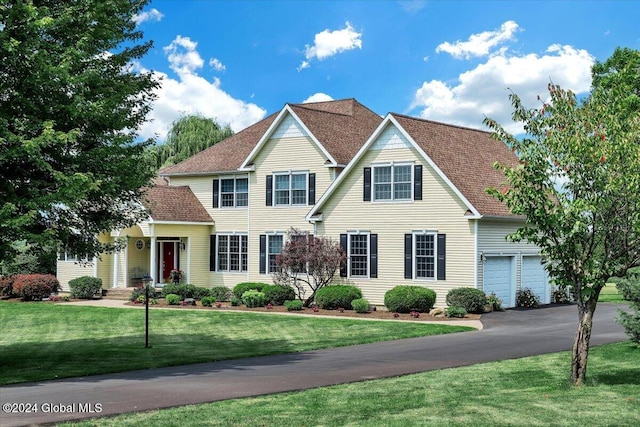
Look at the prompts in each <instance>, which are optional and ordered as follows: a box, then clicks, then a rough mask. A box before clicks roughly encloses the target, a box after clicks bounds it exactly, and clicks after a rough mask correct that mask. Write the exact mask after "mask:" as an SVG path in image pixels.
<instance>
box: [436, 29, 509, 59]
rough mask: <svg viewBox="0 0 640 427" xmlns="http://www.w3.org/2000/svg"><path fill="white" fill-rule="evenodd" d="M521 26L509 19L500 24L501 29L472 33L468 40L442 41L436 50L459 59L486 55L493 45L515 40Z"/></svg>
mask: <svg viewBox="0 0 640 427" xmlns="http://www.w3.org/2000/svg"><path fill="white" fill-rule="evenodd" d="M519 28H520V27H519V26H518V24H516V23H515V22H514V21H507V22H505V23H504V24H502V25H501V26H500V29H498V30H494V31H483V32H482V33H479V34H472V35H471V36H470V37H469V40H467V41H464V42H463V41H460V40H457V41H456V42H455V43H449V42H444V43H441V44H440V45H438V47H437V48H436V52H438V53H440V52H446V53H448V54H450V55H451V56H453V57H454V58H457V59H462V58H464V59H470V58H471V57H478V56H486V55H488V54H489V52H490V50H491V49H492V48H493V47H495V46H497V45H499V44H500V43H503V42H505V41H509V40H513V39H514V38H515V33H516V32H517V31H518V30H519Z"/></svg>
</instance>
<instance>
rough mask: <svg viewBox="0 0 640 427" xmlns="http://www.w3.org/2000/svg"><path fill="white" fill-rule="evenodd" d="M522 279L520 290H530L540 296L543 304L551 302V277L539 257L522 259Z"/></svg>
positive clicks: (524, 257)
mask: <svg viewBox="0 0 640 427" xmlns="http://www.w3.org/2000/svg"><path fill="white" fill-rule="evenodd" d="M521 277H522V279H521V285H520V289H525V288H529V289H531V291H532V292H533V293H534V294H536V295H537V296H538V298H539V299H540V303H541V304H549V303H550V302H551V289H550V287H549V276H548V274H547V271H546V270H545V269H544V265H543V264H542V258H541V257H539V256H523V257H522V276H521Z"/></svg>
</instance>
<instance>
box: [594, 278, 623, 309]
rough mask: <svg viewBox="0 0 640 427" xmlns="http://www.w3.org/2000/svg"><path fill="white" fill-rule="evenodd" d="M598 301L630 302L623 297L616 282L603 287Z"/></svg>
mask: <svg viewBox="0 0 640 427" xmlns="http://www.w3.org/2000/svg"><path fill="white" fill-rule="evenodd" d="M598 302H616V303H626V304H628V303H629V302H628V301H625V300H623V299H622V295H621V294H619V293H618V288H616V285H615V283H607V284H606V285H605V287H604V288H602V291H600V296H599V297H598Z"/></svg>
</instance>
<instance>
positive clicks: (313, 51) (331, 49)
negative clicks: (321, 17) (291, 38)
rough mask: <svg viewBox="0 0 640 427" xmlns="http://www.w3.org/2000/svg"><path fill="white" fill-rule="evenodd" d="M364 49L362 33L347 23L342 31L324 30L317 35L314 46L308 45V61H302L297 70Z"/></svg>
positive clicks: (306, 50)
mask: <svg viewBox="0 0 640 427" xmlns="http://www.w3.org/2000/svg"><path fill="white" fill-rule="evenodd" d="M355 48H358V49H362V33H359V32H357V31H356V30H355V29H354V28H353V27H352V26H351V24H350V23H349V22H348V21H347V22H346V23H345V28H344V29H342V30H334V31H329V30H328V29H327V30H324V31H322V32H320V33H318V34H316V35H315V37H314V39H313V46H309V45H306V47H305V52H304V56H305V58H306V60H304V61H302V63H301V64H300V66H299V67H298V68H297V69H298V71H300V70H304V69H305V68H309V64H310V61H311V60H312V59H317V60H319V61H322V60H323V59H326V58H329V57H331V56H334V55H336V54H338V53H341V52H345V51H347V50H352V49H355Z"/></svg>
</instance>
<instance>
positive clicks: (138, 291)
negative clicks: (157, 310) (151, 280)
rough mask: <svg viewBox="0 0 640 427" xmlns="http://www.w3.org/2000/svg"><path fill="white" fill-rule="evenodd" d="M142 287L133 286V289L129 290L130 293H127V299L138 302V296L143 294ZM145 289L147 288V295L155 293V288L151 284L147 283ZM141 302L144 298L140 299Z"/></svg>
mask: <svg viewBox="0 0 640 427" xmlns="http://www.w3.org/2000/svg"><path fill="white" fill-rule="evenodd" d="M144 289H145V288H144V286H140V287H137V288H133V291H131V295H129V301H132V302H138V297H140V296H142V297H144V296H145V291H144ZM147 289H148V290H149V296H155V295H156V288H154V287H153V286H152V285H147ZM142 302H144V299H143V300H142Z"/></svg>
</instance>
